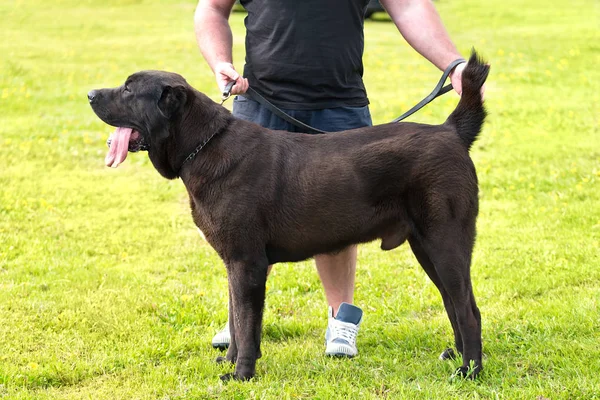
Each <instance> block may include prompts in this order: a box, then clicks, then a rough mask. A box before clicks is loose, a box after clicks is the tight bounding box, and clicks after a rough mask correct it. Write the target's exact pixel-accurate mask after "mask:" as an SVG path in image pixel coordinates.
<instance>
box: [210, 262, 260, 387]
mask: <svg viewBox="0 0 600 400" xmlns="http://www.w3.org/2000/svg"><path fill="white" fill-rule="evenodd" d="M267 268H268V261H267V259H266V257H264V256H263V257H259V258H255V259H249V260H244V261H233V262H229V263H227V275H228V279H229V298H230V300H229V312H230V314H229V316H230V330H231V344H230V347H229V350H228V352H227V356H226V358H227V360H228V361H231V362H235V363H236V366H235V373H234V374H233V375H232V374H226V375H223V376H222V377H221V379H223V380H228V379H231V378H233V379H237V380H248V379H250V378H252V377H253V376H254V374H255V368H256V360H257V359H258V358H260V356H261V352H260V337H261V330H262V316H263V308H264V304H265V285H266V281H267Z"/></svg>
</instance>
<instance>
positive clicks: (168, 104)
mask: <svg viewBox="0 0 600 400" xmlns="http://www.w3.org/2000/svg"><path fill="white" fill-rule="evenodd" d="M186 101H187V93H186V92H185V88H184V87H183V86H165V87H164V88H163V91H162V94H161V95H160V100H158V109H159V110H160V112H161V114H162V115H164V116H165V117H166V118H167V119H171V118H173V116H175V115H176V114H177V112H178V111H179V110H180V109H181V108H182V107H183V105H184V104H185V102H186Z"/></svg>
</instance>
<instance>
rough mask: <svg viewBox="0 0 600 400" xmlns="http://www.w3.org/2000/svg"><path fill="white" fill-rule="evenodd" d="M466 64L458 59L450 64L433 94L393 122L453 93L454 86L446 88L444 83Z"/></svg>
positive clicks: (463, 60)
mask: <svg viewBox="0 0 600 400" xmlns="http://www.w3.org/2000/svg"><path fill="white" fill-rule="evenodd" d="M464 62H467V60H465V59H464V58H458V59H456V60H454V61H452V62H451V63H450V65H448V67H447V68H446V69H445V70H444V73H443V74H442V77H441V78H440V80H439V82H438V83H437V85H435V88H434V89H433V91H432V92H431V93H429V95H428V96H427V97H425V98H424V99H423V100H421V101H420V102H419V103H417V105H415V106H414V107H413V108H411V109H410V110H408V111H407V112H405V113H404V114H402V115H401V116H399V117H398V118H396V119H395V120H393V121H392V122H400V121H402V120H403V119H405V118H407V117H410V116H411V115H413V114H414V113H415V112H417V111H419V110H420V109H421V108H423V107H425V106H426V105H427V104H429V103H431V101H432V100H433V99H435V98H436V97H439V96H441V95H443V94H446V93H448V92H449V91H451V90H452V89H453V87H452V84H451V83H450V84H448V85H446V86H443V85H444V82H446V79H448V76H450V73H451V72H452V70H453V69H454V67H456V66H457V65H458V64H462V63H464Z"/></svg>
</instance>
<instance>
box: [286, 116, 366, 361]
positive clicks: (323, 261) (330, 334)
mask: <svg viewBox="0 0 600 400" xmlns="http://www.w3.org/2000/svg"><path fill="white" fill-rule="evenodd" d="M299 117H300V116H297V118H298V119H300V118H299ZM306 123H308V124H309V125H311V126H313V127H315V128H318V129H321V130H323V131H326V132H338V131H344V130H349V129H355V128H361V127H364V126H370V125H372V121H371V114H370V112H369V109H368V107H339V108H331V109H325V110H318V111H315V112H312V113H311V114H310V115H309V116H307V121H306ZM356 260H357V246H350V247H348V248H346V249H344V250H343V251H341V252H338V253H334V254H320V255H317V256H315V264H316V267H317V272H318V273H319V277H320V279H321V283H322V284H323V288H324V289H325V297H326V299H327V303H328V304H329V321H328V325H327V332H326V334H325V345H326V347H325V354H326V355H329V356H346V357H353V356H355V355H356V354H358V350H357V348H356V337H357V335H358V328H359V326H360V322H361V321H362V314H363V312H362V310H361V309H360V308H358V307H356V306H355V305H353V303H354V281H355V276H356Z"/></svg>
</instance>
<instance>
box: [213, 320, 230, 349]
mask: <svg viewBox="0 0 600 400" xmlns="http://www.w3.org/2000/svg"><path fill="white" fill-rule="evenodd" d="M229 343H231V332H229V321H227V323H226V324H225V328H223V329H221V330H220V331H219V332H217V333H216V335H215V336H213V338H212V346H213V347H214V348H215V349H221V350H225V349H226V348H228V347H229Z"/></svg>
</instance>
